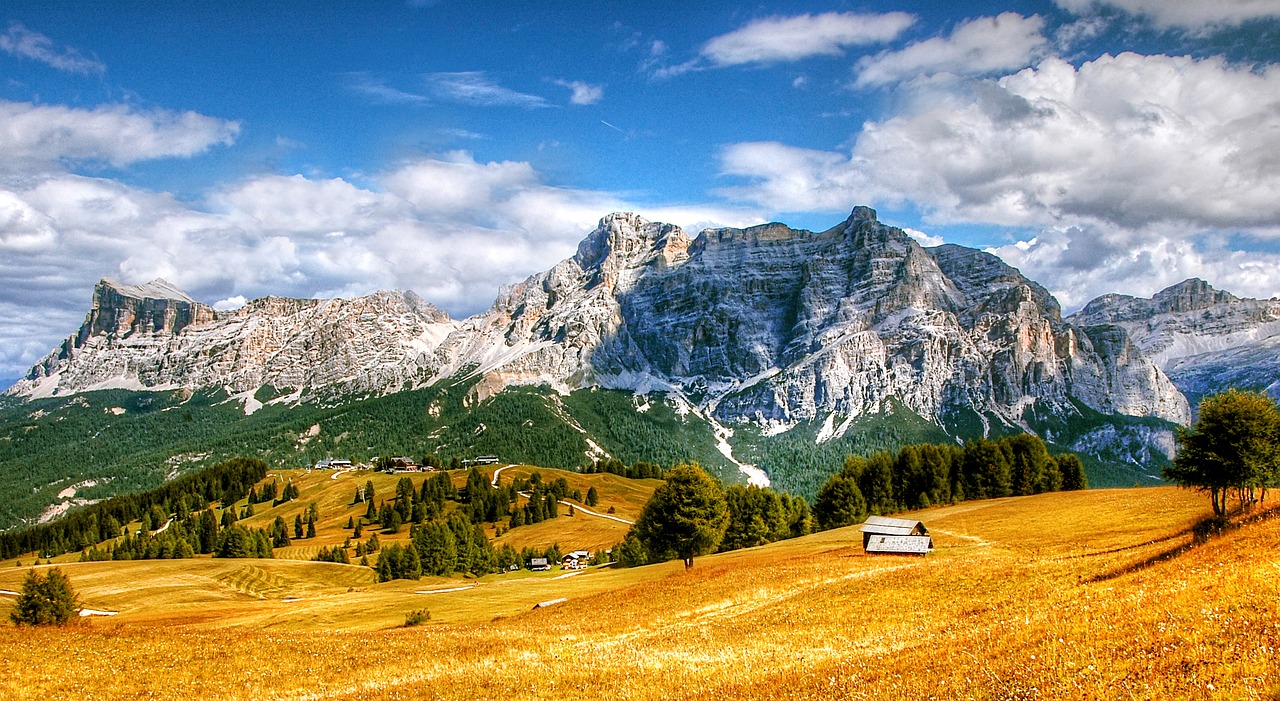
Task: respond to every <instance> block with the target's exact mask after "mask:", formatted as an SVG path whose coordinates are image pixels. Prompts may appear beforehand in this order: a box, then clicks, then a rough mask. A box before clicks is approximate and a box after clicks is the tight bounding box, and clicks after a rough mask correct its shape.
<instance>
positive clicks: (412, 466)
mask: <svg viewBox="0 0 1280 701" xmlns="http://www.w3.org/2000/svg"><path fill="white" fill-rule="evenodd" d="M387 467H389V468H390V471H391V472H419V471H421V468H419V467H418V464H417V463H415V462H414V461H413V458H410V457H395V458H387Z"/></svg>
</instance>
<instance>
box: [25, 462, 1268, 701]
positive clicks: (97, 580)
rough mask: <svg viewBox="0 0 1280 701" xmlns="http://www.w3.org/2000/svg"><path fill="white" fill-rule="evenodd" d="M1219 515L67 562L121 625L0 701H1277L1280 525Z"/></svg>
mask: <svg viewBox="0 0 1280 701" xmlns="http://www.w3.org/2000/svg"><path fill="white" fill-rule="evenodd" d="M544 472H545V471H544ZM504 477H505V474H504ZM326 479H327V477H326ZM347 498H348V499H349V496H348V497H347ZM302 501H303V503H304V504H305V501H306V490H305V489H304V492H303V500H302ZM1276 505H1277V503H1276V501H1275V500H1272V501H1271V503H1269V504H1266V505H1264V506H1266V507H1272V508H1274V507H1275V506H1276ZM321 508H322V513H324V506H323V505H322V507H321ZM1208 510H1209V509H1208V500H1207V498H1205V497H1203V496H1202V495H1198V494H1195V493H1191V492H1187V491H1182V490H1178V489H1174V488H1151V489H1130V490H1094V491H1088V492H1069V493H1059V494H1044V495H1038V496H1033V497H1016V498H1009V499H1001V500H994V501H985V502H973V503H964V504H960V505H956V506H949V507H938V508H933V509H928V510H925V511H922V512H919V513H918V514H917V516H918V517H919V518H921V519H922V520H924V521H925V523H926V525H927V526H928V527H929V528H930V530H931V531H932V533H933V534H934V539H935V543H936V544H937V550H935V551H934V552H933V553H932V554H930V555H929V556H928V557H925V558H911V557H906V558H904V557H884V556H882V557H868V556H866V555H864V554H863V552H862V547H861V538H860V536H859V534H858V532H857V529H856V528H846V529H839V530H835V531H829V532H825V533H820V534H816V535H813V536H809V537H806V538H801V539H797V540H792V541H785V542H781V543H775V544H772V545H768V546H764V547H761V548H755V549H751V550H745V551H738V552H733V553H726V554H722V555H715V556H708V557H701V558H698V559H697V561H696V565H695V567H694V569H693V570H691V571H689V572H686V571H684V569H683V567H682V566H681V565H680V563H678V562H677V563H667V564H662V565H655V566H649V567H642V568H636V569H632V570H616V571H615V570H609V569H592V570H588V571H586V572H584V573H582V574H579V575H576V576H573V577H569V578H556V577H558V576H559V575H560V573H558V572H552V573H544V574H538V575H533V574H529V573H523V574H509V575H491V576H488V577H484V578H480V579H477V580H470V579H462V578H453V579H434V580H426V579H424V580H422V581H419V582H403V581H401V582H388V583H385V584H374V583H373V582H372V578H371V577H370V576H369V574H368V573H367V571H366V570H362V569H360V568H358V567H353V566H342V565H329V564H321V563H308V562H301V561H285V560H275V561H270V560H268V561H262V560H245V561H230V560H211V559H196V560H179V561H166V562H124V563H83V564H79V563H69V564H65V565H62V568H63V571H64V572H65V573H67V574H68V575H69V576H70V578H71V581H72V583H73V584H74V585H75V586H76V588H77V590H78V591H79V592H80V593H81V596H82V598H83V600H84V603H85V605H86V606H88V607H91V608H97V609H109V610H118V611H119V612H120V614H119V615H118V616H115V617H112V618H95V619H89V620H87V622H86V623H83V624H82V625H79V626H71V627H66V628H61V629H57V628H54V629H31V628H14V627H8V628H6V629H5V630H4V635H3V636H0V697H2V698H5V699H37V698H38V699H50V698H85V699H117V698H155V699H184V701H189V700H190V699H226V700H229V699H246V700H247V699H277V698H279V699H524V698H564V697H578V698H583V699H654V700H656V699H673V698H679V699H715V700H716V701H724V700H726V699H793V698H795V699H799V698H805V699H862V698H865V699H897V698H907V699H914V698H938V699H951V698H956V699H968V698H979V699H986V698H990V699H1038V698H1045V699H1115V698H1124V699H1129V698H1142V699H1202V698H1203V699H1277V698H1280V668H1278V665H1280V663H1278V662H1277V658H1280V653H1278V652H1277V647H1280V518H1272V519H1269V520H1267V519H1260V520H1257V521H1256V522H1253V523H1249V524H1247V525H1243V526H1242V527H1240V528H1238V529H1235V530H1232V531H1229V532H1227V533H1225V534H1223V535H1221V536H1218V537H1215V538H1213V539H1211V540H1209V541H1208V542H1205V543H1199V544H1197V543H1196V542H1194V541H1193V538H1192V536H1191V535H1190V533H1189V529H1190V527H1191V526H1192V524H1194V523H1195V522H1196V521H1197V520H1198V519H1200V518H1202V517H1204V516H1205V515H1207V513H1208ZM575 518H577V517H575ZM342 520H343V523H345V517H342ZM25 571H26V570H25V568H18V567H13V566H12V563H10V564H9V566H8V567H7V568H6V569H3V570H0V588H4V589H17V588H19V587H20V583H21V580H22V577H23V576H24V574H25ZM459 587H470V588H467V589H465V590H460V591H451V592H443V593H420V592H427V591H431V590H442V589H454V588H459ZM559 597H564V598H566V599H567V601H566V602H565V603H563V604H559V605H556V606H551V607H547V608H542V609H534V608H533V606H534V604H535V603H537V602H539V601H546V600H549V599H553V598H559ZM292 599H296V600H292ZM287 600H291V601H287ZM11 601H12V600H11V599H9V598H0V615H4V614H7V611H8V607H9V606H10V605H11V604H10V603H9V602H11ZM419 608H428V609H430V611H431V614H432V618H431V621H429V622H428V623H426V624H424V625H422V626H419V627H415V628H401V627H397V626H399V624H401V623H402V622H403V620H404V616H405V614H406V613H408V612H409V611H412V610H415V609H419Z"/></svg>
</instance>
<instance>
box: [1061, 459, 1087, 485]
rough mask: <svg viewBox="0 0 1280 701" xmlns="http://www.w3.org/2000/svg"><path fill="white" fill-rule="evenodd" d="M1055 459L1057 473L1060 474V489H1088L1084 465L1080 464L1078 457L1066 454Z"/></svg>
mask: <svg viewBox="0 0 1280 701" xmlns="http://www.w3.org/2000/svg"><path fill="white" fill-rule="evenodd" d="M1055 459H1056V461H1057V463H1058V471H1059V472H1060V473H1061V474H1062V489H1064V490H1077V489H1088V488H1089V478H1088V477H1086V476H1085V474H1084V465H1083V464H1081V462H1080V458H1079V457H1077V456H1076V455H1075V454H1073V453H1066V454H1064V455H1059V456H1058V457H1057V458H1055Z"/></svg>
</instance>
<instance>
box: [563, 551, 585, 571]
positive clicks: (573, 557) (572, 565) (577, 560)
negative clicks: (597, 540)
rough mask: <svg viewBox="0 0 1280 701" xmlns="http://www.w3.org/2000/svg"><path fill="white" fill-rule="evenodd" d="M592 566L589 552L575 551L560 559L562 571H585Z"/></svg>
mask: <svg viewBox="0 0 1280 701" xmlns="http://www.w3.org/2000/svg"><path fill="white" fill-rule="evenodd" d="M589 564H591V553H590V552H589V551H587V550H574V551H573V552H571V553H569V554H567V555H565V556H564V557H562V558H560V569H562V570H585V569H586V568H587V565H589Z"/></svg>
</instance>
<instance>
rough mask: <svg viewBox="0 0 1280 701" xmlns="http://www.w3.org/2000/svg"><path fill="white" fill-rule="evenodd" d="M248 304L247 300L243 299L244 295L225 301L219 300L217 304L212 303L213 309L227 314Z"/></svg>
mask: <svg viewBox="0 0 1280 701" xmlns="http://www.w3.org/2000/svg"><path fill="white" fill-rule="evenodd" d="M248 303H249V300H247V299H245V298H244V295H236V296H234V297H228V298H226V299H220V300H218V301H217V302H214V303H213V308H214V309H217V310H218V311H220V312H229V311H234V310H236V309H239V308H240V307H243V306H244V305H246V304H248Z"/></svg>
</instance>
